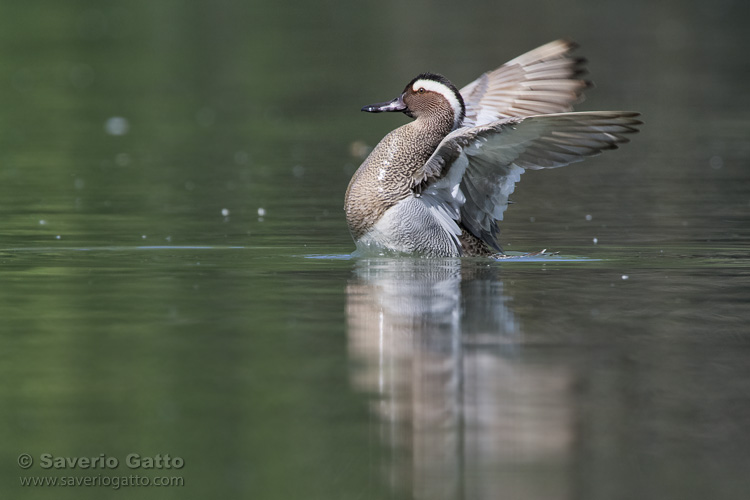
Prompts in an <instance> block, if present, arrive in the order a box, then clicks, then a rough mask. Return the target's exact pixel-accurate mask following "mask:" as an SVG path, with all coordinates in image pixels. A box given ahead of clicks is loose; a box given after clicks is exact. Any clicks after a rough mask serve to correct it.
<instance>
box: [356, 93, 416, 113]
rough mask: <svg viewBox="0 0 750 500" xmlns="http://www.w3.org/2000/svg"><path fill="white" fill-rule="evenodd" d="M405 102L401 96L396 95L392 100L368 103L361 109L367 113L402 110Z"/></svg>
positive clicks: (404, 107)
mask: <svg viewBox="0 0 750 500" xmlns="http://www.w3.org/2000/svg"><path fill="white" fill-rule="evenodd" d="M405 109H406V104H404V99H403V96H398V97H397V98H395V99H394V100H392V101H388V102H379V103H377V104H370V105H368V106H365V107H364V108H362V111H367V112H368V113H382V112H384V111H404V110H405Z"/></svg>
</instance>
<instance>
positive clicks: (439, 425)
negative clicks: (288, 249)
mask: <svg viewBox="0 0 750 500" xmlns="http://www.w3.org/2000/svg"><path fill="white" fill-rule="evenodd" d="M499 271H500V268H499V267H497V266H489V267H488V266H487V265H486V263H484V262H483V261H461V260H460V259H445V260H439V261H435V260H424V259H411V258H403V259H379V260H361V261H359V262H358V263H357V268H356V271H355V277H354V278H353V279H352V280H351V281H350V283H349V285H348V287H347V296H348V298H347V317H348V338H349V351H350V356H351V358H352V361H354V366H356V369H355V371H354V372H353V373H352V378H353V382H354V385H355V386H356V387H357V388H358V389H359V390H361V391H364V392H367V393H369V394H372V395H373V396H374V397H375V401H374V402H373V411H374V413H375V414H376V415H377V416H378V418H379V420H380V437H381V440H382V441H383V442H384V443H385V444H386V445H388V446H389V447H391V449H392V450H393V451H394V455H393V456H392V457H389V458H388V459H387V461H386V463H384V464H383V465H384V466H385V470H386V471H387V475H388V477H389V480H390V481H391V482H392V483H393V486H394V487H395V488H396V489H398V490H402V489H407V490H410V491H411V494H412V496H414V497H415V498H430V499H435V500H440V499H448V498H466V499H469V498H471V499H485V498H486V499H494V498H498V495H499V492H500V491H503V492H505V493H508V494H510V495H509V498H510V497H513V498H552V499H554V498H561V497H564V496H565V490H566V488H565V486H566V485H564V484H563V485H560V484H559V480H560V479H562V478H563V477H564V474H563V470H564V468H565V466H566V462H565V457H566V456H567V454H568V452H569V446H570V444H571V431H572V422H571V421H572V418H571V414H572V410H571V408H570V406H569V404H568V402H567V400H566V396H567V386H568V385H569V383H570V382H569V381H570V376H569V375H568V374H567V372H565V371H562V370H560V369H555V368H554V367H550V366H546V365H539V366H529V364H528V363H526V362H524V363H521V358H520V355H521V351H520V347H521V340H522V338H521V337H522V335H521V328H520V325H519V324H518V321H517V319H516V316H515V314H514V313H513V311H512V309H511V307H510V305H511V304H512V300H511V297H509V296H508V294H507V293H506V291H505V290H504V284H503V282H502V281H501V280H500V279H499ZM538 467H544V474H545V481H539V482H535V481H517V480H515V479H514V477H515V476H517V474H518V473H519V472H523V471H527V470H536V469H535V468H538ZM550 473H551V474H550ZM556 473H557V475H555V474H556ZM556 490H557V493H555V491H556ZM514 495H515V496H514Z"/></svg>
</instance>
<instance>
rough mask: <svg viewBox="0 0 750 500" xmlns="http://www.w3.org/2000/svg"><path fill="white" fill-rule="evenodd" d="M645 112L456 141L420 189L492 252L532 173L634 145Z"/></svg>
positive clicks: (417, 179)
mask: <svg viewBox="0 0 750 500" xmlns="http://www.w3.org/2000/svg"><path fill="white" fill-rule="evenodd" d="M637 116H638V113H634V112H628V111H596V112H583V113H561V114H549V115H538V116H530V117H527V118H512V119H506V120H501V121H496V122H493V123H490V124H487V125H483V126H480V127H471V128H466V127H465V128H460V129H458V130H455V131H454V132H452V133H451V134H449V135H448V136H447V137H446V138H445V139H443V141H442V142H441V143H440V145H439V146H438V148H437V150H435V152H434V153H433V154H432V156H431V157H430V158H429V159H428V160H427V162H426V163H425V165H424V166H423V167H422V168H421V169H420V170H419V171H418V172H416V173H415V175H414V179H413V185H414V187H415V190H416V191H418V192H421V196H423V197H428V199H429V201H430V203H435V204H439V205H440V206H441V207H442V210H443V211H444V212H445V213H447V214H449V215H450V216H451V217H452V218H453V219H455V220H456V221H460V222H461V224H462V225H463V226H464V227H465V228H466V229H467V230H469V231H470V232H471V233H472V234H473V235H474V236H476V237H477V238H479V239H481V240H482V241H484V242H485V243H487V244H488V245H490V246H491V247H493V248H495V249H497V250H498V251H499V250H500V248H499V246H498V244H497V241H496V236H497V226H496V224H495V221H496V220H501V219H502V217H503V212H504V211H505V209H506V208H507V206H508V196H509V195H510V194H511V193H512V192H513V189H514V188H515V184H516V182H518V181H519V180H520V177H521V174H522V173H523V172H524V171H525V170H526V169H540V168H555V167H562V166H563V165H567V164H569V163H574V162H578V161H581V160H583V159H584V158H586V157H588V156H593V155H596V154H599V153H601V152H602V151H604V150H607V149H617V146H618V145H619V144H622V143H625V142H628V138H627V134H631V133H634V132H637V131H638V128H637V127H638V125H640V124H641V122H640V121H639V120H638V119H637V118H636V117H637Z"/></svg>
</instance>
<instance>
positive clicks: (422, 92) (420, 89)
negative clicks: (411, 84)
mask: <svg viewBox="0 0 750 500" xmlns="http://www.w3.org/2000/svg"><path fill="white" fill-rule="evenodd" d="M417 92H419V93H420V94H424V93H425V92H426V91H425V89H424V87H419V90H417Z"/></svg>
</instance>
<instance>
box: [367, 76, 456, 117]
mask: <svg viewBox="0 0 750 500" xmlns="http://www.w3.org/2000/svg"><path fill="white" fill-rule="evenodd" d="M362 111H367V112H369V113H381V112H384V111H403V112H404V113H405V114H406V115H407V116H409V117H411V118H416V119H419V118H423V117H424V118H433V117H435V118H439V117H447V116H448V115H450V118H451V119H452V120H453V129H456V128H458V127H460V126H461V123H462V122H463V121H464V116H465V115H466V106H465V105H464V100H463V98H462V97H461V93H460V92H459V91H458V89H457V88H456V86H455V85H453V84H452V83H451V82H450V80H448V79H447V78H445V77H444V76H442V75H438V74H435V73H422V74H421V75H419V76H417V77H416V78H414V79H413V80H412V81H411V82H409V84H408V85H407V86H406V88H404V91H403V93H402V94H401V95H400V96H398V97H397V98H395V99H393V100H392V101H388V102H381V103H377V104H370V105H369V106H365V107H363V108H362Z"/></svg>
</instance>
